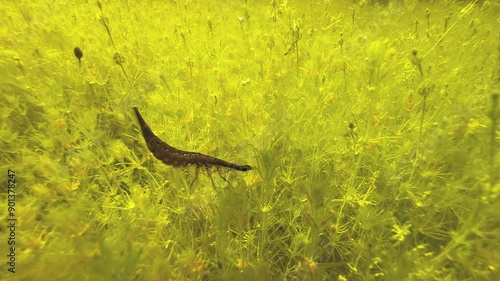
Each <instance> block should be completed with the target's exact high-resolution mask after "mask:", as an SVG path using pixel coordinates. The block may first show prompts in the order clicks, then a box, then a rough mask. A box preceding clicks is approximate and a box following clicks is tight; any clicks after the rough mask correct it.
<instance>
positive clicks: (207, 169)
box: [205, 167, 219, 192]
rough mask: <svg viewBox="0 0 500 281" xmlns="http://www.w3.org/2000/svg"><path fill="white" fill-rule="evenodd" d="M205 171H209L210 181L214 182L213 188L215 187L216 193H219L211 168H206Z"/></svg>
mask: <svg viewBox="0 0 500 281" xmlns="http://www.w3.org/2000/svg"><path fill="white" fill-rule="evenodd" d="M205 170H206V171H207V174H208V176H209V177H210V180H211V181H212V186H213V187H214V189H215V191H217V192H219V190H218V189H217V186H215V182H214V178H213V177H212V171H211V170H210V167H205Z"/></svg>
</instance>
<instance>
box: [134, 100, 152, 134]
mask: <svg viewBox="0 0 500 281" xmlns="http://www.w3.org/2000/svg"><path fill="white" fill-rule="evenodd" d="M133 109H134V111H135V115H136V116H137V121H139V125H140V126H141V131H142V136H143V137H144V139H145V140H146V142H149V140H151V139H152V138H154V137H156V135H155V134H154V133H153V131H152V130H151V128H149V126H148V124H146V121H144V119H143V118H142V115H141V113H140V112H139V109H137V107H133Z"/></svg>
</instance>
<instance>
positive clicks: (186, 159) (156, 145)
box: [133, 107, 252, 171]
mask: <svg viewBox="0 0 500 281" xmlns="http://www.w3.org/2000/svg"><path fill="white" fill-rule="evenodd" d="M133 109H134V111H135V115H136V116H137V120H138V121H139V125H140V127H141V131H142V136H143V137H144V140H146V144H147V146H148V148H149V150H150V151H151V152H152V153H153V155H154V156H155V157H156V159H158V160H161V161H162V162H163V163H165V164H167V165H171V166H174V167H183V166H188V165H196V166H198V167H207V168H210V167H226V168H230V169H234V170H237V171H248V170H251V169H252V167H251V166H249V165H237V164H233V163H230V162H227V161H224V160H222V159H219V158H215V157H212V156H208V155H205V154H201V153H197V152H189V151H183V150H179V149H177V148H174V147H172V146H170V145H168V144H167V143H165V142H163V141H162V140H161V139H160V138H158V137H157V136H156V135H155V134H154V133H153V131H152V130H151V128H149V126H148V124H146V121H144V119H143V118H142V116H141V113H140V112H139V110H138V109H137V107H134V108H133Z"/></svg>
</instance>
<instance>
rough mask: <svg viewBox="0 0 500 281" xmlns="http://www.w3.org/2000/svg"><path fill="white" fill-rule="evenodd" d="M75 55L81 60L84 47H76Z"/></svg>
mask: <svg viewBox="0 0 500 281" xmlns="http://www.w3.org/2000/svg"><path fill="white" fill-rule="evenodd" d="M74 51H75V57H76V58H77V59H78V60H81V59H82V57H83V52H82V49H80V48H78V47H75V50H74Z"/></svg>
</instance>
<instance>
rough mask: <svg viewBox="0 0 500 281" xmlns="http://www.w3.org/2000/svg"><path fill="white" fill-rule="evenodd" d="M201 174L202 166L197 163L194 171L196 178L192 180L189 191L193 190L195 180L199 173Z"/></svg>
mask: <svg viewBox="0 0 500 281" xmlns="http://www.w3.org/2000/svg"><path fill="white" fill-rule="evenodd" d="M199 174H200V166H198V165H196V171H195V172H194V179H193V181H192V182H191V184H190V185H189V191H190V192H191V191H193V189H192V188H193V184H194V182H195V181H196V180H197V179H198V175H199Z"/></svg>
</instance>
